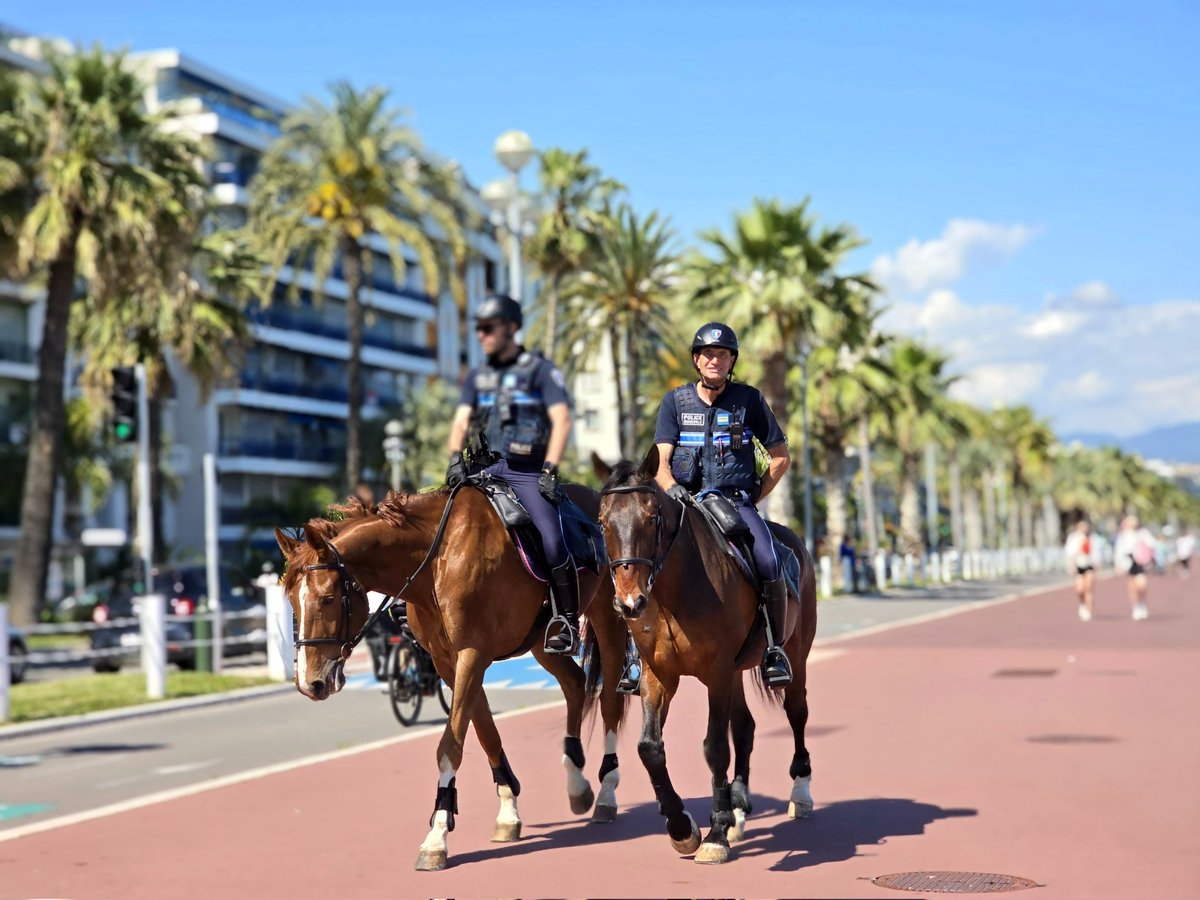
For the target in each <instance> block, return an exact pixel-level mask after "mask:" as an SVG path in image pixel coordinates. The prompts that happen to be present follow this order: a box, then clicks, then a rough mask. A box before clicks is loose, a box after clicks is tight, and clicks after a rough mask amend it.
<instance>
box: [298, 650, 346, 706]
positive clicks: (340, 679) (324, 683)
mask: <svg viewBox="0 0 1200 900" xmlns="http://www.w3.org/2000/svg"><path fill="white" fill-rule="evenodd" d="M344 663H345V660H343V659H337V660H335V661H334V663H333V665H332V666H330V667H329V669H328V670H327V671H326V673H325V675H324V677H322V678H316V679H313V680H312V681H310V682H309V683H308V684H300V683H299V682H297V684H296V688H297V689H298V690H299V691H300V693H302V694H303V695H304V696H305V697H307V698H308V699H309V700H328V699H329V698H330V697H332V696H333V695H334V694H336V693H337V692H338V691H340V690H341V689H342V688H343V687H345V686H346V672H345V669H344Z"/></svg>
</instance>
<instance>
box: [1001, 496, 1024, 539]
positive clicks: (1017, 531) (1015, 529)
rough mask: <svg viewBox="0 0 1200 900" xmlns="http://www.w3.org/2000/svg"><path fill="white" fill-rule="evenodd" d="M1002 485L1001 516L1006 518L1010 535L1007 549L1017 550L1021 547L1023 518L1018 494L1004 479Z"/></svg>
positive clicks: (1006, 530) (1006, 527)
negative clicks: (1020, 512)
mask: <svg viewBox="0 0 1200 900" xmlns="http://www.w3.org/2000/svg"><path fill="white" fill-rule="evenodd" d="M1000 485H1001V486H1002V487H1003V489H1004V494H1003V495H1001V501H1000V514H1001V515H1002V516H1003V517H1004V524H1005V532H1006V533H1007V534H1008V545H1007V549H1009V550H1015V549H1016V548H1017V547H1019V546H1021V516H1020V514H1019V511H1018V509H1019V508H1018V506H1017V492H1016V489H1015V488H1012V487H1010V485H1009V483H1008V482H1007V481H1005V480H1003V479H1001V481H1000Z"/></svg>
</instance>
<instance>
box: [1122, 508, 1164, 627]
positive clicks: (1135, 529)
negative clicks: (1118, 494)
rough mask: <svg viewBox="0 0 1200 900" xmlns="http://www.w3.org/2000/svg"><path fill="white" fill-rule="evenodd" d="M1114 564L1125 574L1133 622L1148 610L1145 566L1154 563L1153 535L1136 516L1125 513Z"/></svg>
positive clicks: (1142, 616) (1147, 613)
mask: <svg viewBox="0 0 1200 900" xmlns="http://www.w3.org/2000/svg"><path fill="white" fill-rule="evenodd" d="M1113 557H1114V560H1113V562H1114V565H1115V566H1116V569H1117V571H1118V572H1123V573H1124V574H1125V575H1126V576H1127V581H1126V586H1127V590H1128V592H1129V604H1130V608H1131V613H1130V614H1131V615H1132V616H1133V620H1134V621H1135V622H1138V621H1141V620H1142V619H1145V618H1146V617H1147V616H1148V615H1149V614H1150V612H1149V610H1148V609H1147V608H1146V570H1147V569H1148V568H1149V567H1150V566H1151V565H1153V564H1154V535H1152V534H1151V533H1150V530H1149V529H1148V528H1143V527H1142V526H1141V524H1140V523H1139V522H1138V517H1137V516H1126V517H1125V518H1124V519H1123V520H1122V521H1121V530H1120V531H1119V532H1117V540H1116V542H1115V543H1114V545H1113Z"/></svg>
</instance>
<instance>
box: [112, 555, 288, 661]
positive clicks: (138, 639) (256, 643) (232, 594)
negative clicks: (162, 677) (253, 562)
mask: <svg viewBox="0 0 1200 900" xmlns="http://www.w3.org/2000/svg"><path fill="white" fill-rule="evenodd" d="M152 573H153V585H154V592H155V593H160V594H163V595H165V596H166V598H167V662H172V663H175V664H176V665H177V666H179V667H180V668H181V669H193V668H195V666H196V648H195V647H192V646H186V645H187V644H188V643H189V642H190V641H193V640H195V623H194V621H189V619H190V617H191V616H193V615H194V614H195V612H196V609H197V607H199V606H202V605H206V603H207V595H208V571H207V569H206V568H205V566H204V564H203V563H190V564H186V565H166V566H157V567H155V568H154V569H153V570H152ZM219 574H220V591H221V607H222V610H223V611H224V612H225V613H226V614H227V615H228V614H236V615H237V618H231V619H225V620H224V628H223V630H222V634H223V637H224V638H225V641H227V642H228V641H230V640H231V639H240V640H235V641H234V642H232V643H225V644H224V645H223V653H224V655H225V656H236V655H239V654H246V653H253V652H254V651H256V650H262V649H264V648H265V647H266V640H267V617H266V605H265V602H264V599H263V594H262V590H261V589H260V588H258V587H257V586H255V585H254V584H253V583H252V582H251V581H250V579H249V578H247V577H246V575H245V574H244V573H242V572H240V571H238V570H237V569H234V568H231V567H229V566H222V567H221V568H220V573H219ZM138 613H139V610H138V609H137V602H136V598H135V597H134V595H133V594H132V593H130V592H122V593H118V594H114V595H112V596H111V597H110V598H109V602H107V603H100V604H97V605H96V607H95V610H94V611H93V614H92V621H93V622H95V623H96V624H97V625H98V626H101V627H98V628H96V629H95V630H94V631H92V633H91V644H92V649H93V650H105V651H114V652H110V653H108V654H106V655H105V656H101V657H97V658H96V659H95V660H94V661H93V662H92V668H93V669H95V670H96V671H97V672H116V671H118V670H119V669H120V668H121V666H122V665H124V664H126V663H132V662H136V661H137V659H138V655H139V653H140V652H141V643H142V635H141V627H140V625H139V624H138V623H137V622H131V621H127V620H130V619H136V618H137V616H138ZM122 620H126V621H124V623H123V624H116V625H111V626H108V627H104V626H106V623H109V622H121V621H122Z"/></svg>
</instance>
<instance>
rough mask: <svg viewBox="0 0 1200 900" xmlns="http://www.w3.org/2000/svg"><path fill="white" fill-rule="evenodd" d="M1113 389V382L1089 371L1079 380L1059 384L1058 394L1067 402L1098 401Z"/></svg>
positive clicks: (1072, 379)
mask: <svg viewBox="0 0 1200 900" xmlns="http://www.w3.org/2000/svg"><path fill="white" fill-rule="evenodd" d="M1111 389H1112V382H1110V381H1109V380H1108V379H1107V378H1105V377H1104V376H1103V375H1101V374H1100V373H1099V372H1097V371H1096V370H1095V369H1088V370H1087V371H1086V372H1084V373H1082V374H1081V375H1079V376H1078V377H1077V378H1067V379H1064V380H1063V381H1060V382H1059V383H1058V388H1057V390H1058V392H1059V394H1061V395H1062V397H1063V398H1065V399H1067V400H1085V401H1086V400H1098V399H1100V398H1101V397H1103V396H1105V395H1106V394H1107V393H1108V392H1109V391H1110V390H1111Z"/></svg>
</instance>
